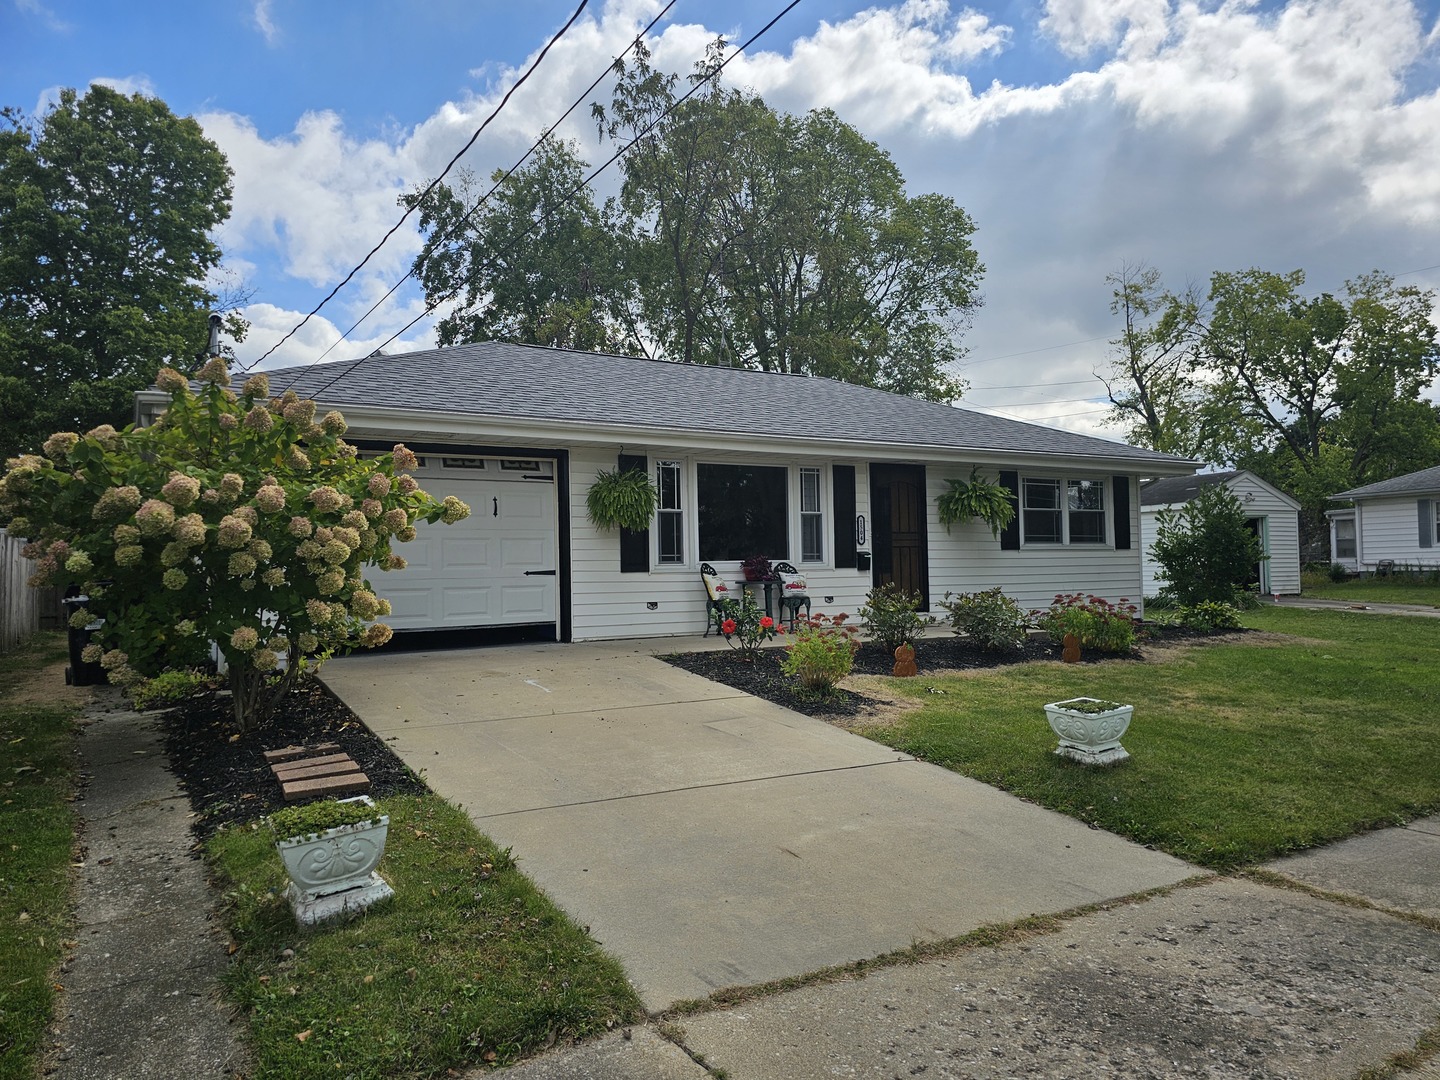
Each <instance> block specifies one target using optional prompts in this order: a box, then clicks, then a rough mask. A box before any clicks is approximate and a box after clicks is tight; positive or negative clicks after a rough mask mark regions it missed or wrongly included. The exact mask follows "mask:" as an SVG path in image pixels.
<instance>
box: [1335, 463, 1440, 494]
mask: <svg viewBox="0 0 1440 1080" xmlns="http://www.w3.org/2000/svg"><path fill="white" fill-rule="evenodd" d="M1436 493H1440V465H1436V466H1434V467H1432V468H1429V469H1421V470H1420V471H1419V472H1412V473H1406V474H1405V475H1404V476H1392V477H1391V478H1390V479H1389V480H1380V481H1378V482H1376V483H1374V484H1366V485H1365V486H1364V487H1357V488H1351V489H1350V490H1349V491H1342V492H1340V493H1339V494H1338V495H1331V496H1330V498H1332V499H1369V498H1374V497H1378V496H1383V495H1433V494H1436Z"/></svg>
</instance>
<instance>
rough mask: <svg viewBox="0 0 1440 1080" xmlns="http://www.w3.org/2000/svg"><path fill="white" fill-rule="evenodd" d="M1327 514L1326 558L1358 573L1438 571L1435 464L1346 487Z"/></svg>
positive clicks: (1439, 497)
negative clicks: (1342, 505)
mask: <svg viewBox="0 0 1440 1080" xmlns="http://www.w3.org/2000/svg"><path fill="white" fill-rule="evenodd" d="M1330 498H1331V499H1333V500H1342V499H1348V500H1350V501H1351V502H1353V503H1354V506H1352V507H1350V508H1348V509H1343V510H1328V511H1326V513H1325V516H1326V517H1327V518H1329V519H1330V559H1331V561H1332V562H1337V563H1340V564H1341V565H1342V566H1344V567H1346V568H1347V569H1349V570H1351V571H1355V572H1359V573H1375V572H1376V571H1377V570H1380V571H1385V570H1403V569H1406V568H1415V569H1418V568H1421V567H1423V568H1425V569H1434V568H1436V567H1440V527H1437V523H1440V465H1436V466H1435V467H1433V468H1429V469H1421V470H1420V471H1419V472H1412V473H1406V474H1405V475H1404V476H1396V477H1393V478H1391V479H1389V480H1381V481H1380V482H1378V483H1375V484H1366V485H1365V486H1364V487H1358V488H1351V489H1350V490H1349V491H1342V492H1340V493H1339V494H1338V495H1331V496H1330Z"/></svg>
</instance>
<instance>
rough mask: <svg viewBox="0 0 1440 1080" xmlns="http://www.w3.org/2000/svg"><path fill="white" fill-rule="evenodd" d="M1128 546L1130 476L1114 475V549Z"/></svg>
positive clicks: (1118, 549) (1123, 548)
mask: <svg viewBox="0 0 1440 1080" xmlns="http://www.w3.org/2000/svg"><path fill="white" fill-rule="evenodd" d="M1129 546H1130V477H1128V476H1118V475H1117V476H1116V477H1115V550H1116V551H1123V550H1125V549H1126V548H1128V547H1129Z"/></svg>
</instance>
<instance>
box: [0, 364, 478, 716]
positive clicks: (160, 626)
mask: <svg viewBox="0 0 1440 1080" xmlns="http://www.w3.org/2000/svg"><path fill="white" fill-rule="evenodd" d="M196 379H197V381H198V384H199V389H198V390H192V388H191V385H190V382H189V380H187V379H186V378H185V377H184V376H183V375H181V374H180V373H179V372H178V371H175V370H174V369H173V368H162V369H161V371H160V373H159V375H158V376H157V378H156V384H157V385H158V386H159V387H160V389H162V390H164V391H165V392H167V393H168V394H169V395H170V403H169V405H168V407H167V408H166V410H165V413H164V415H163V416H162V417H160V419H159V420H157V421H156V422H155V423H154V424H153V425H151V426H150V427H145V428H127V429H125V430H124V431H116V430H115V429H114V428H112V427H110V426H108V425H105V426H102V427H98V428H95V429H94V430H92V431H89V432H87V433H85V434H84V435H78V434H76V433H74V432H60V433H59V434H57V435H52V436H51V437H50V438H49V439H48V440H46V442H45V444H44V448H43V450H44V454H43V456H41V455H33V454H27V455H24V456H22V457H19V458H12V459H11V460H10V461H8V462H7V463H6V465H7V470H6V472H5V475H4V476H3V478H0V520H6V519H8V522H9V530H10V532H11V534H12V535H17V536H24V537H26V538H28V540H29V543H28V544H27V545H26V547H25V549H24V554H25V556H26V557H27V558H30V559H33V560H34V561H35V573H34V575H33V576H32V577H31V579H30V584H31V585H34V586H44V585H57V586H61V587H65V586H71V585H73V586H76V587H78V588H79V589H80V590H81V592H82V593H84V594H85V595H87V596H88V597H89V600H88V602H87V603H88V606H87V607H86V608H84V609H81V610H80V611H77V612H75V613H74V614H73V616H72V619H71V622H72V625H75V626H84V625H87V624H89V623H90V622H92V621H93V620H94V619H97V618H99V619H103V620H104V624H103V626H102V627H101V628H100V629H99V630H97V631H96V632H95V638H94V639H93V641H92V644H91V645H90V646H89V647H88V650H87V656H86V659H87V660H98V661H99V662H100V663H101V664H102V665H103V666H104V667H105V669H106V670H107V671H108V673H109V675H110V678H111V680H112V681H114V682H116V683H118V684H120V685H137V684H140V683H143V682H144V681H145V680H147V679H152V678H154V677H156V676H158V675H160V674H161V673H162V672H165V671H167V670H176V669H182V668H185V667H188V666H191V665H192V664H194V663H195V662H196V660H197V659H198V658H203V657H205V656H207V655H208V653H209V643H210V642H214V643H215V644H216V645H218V647H219V649H220V652H221V654H222V655H223V656H224V658H225V662H226V664H227V666H228V669H229V679H230V687H231V689H232V691H233V692H234V707H235V717H236V720H237V722H238V723H239V725H240V727H241V729H242V730H244V729H246V728H248V727H250V726H252V725H253V724H255V723H258V722H263V721H264V720H265V719H266V718H268V716H269V715H270V714H271V712H272V711H273V709H274V707H275V705H276V704H277V703H278V702H279V700H280V698H281V697H283V695H284V693H285V692H286V691H287V690H288V689H289V688H290V684H291V683H292V682H293V680H294V678H295V677H296V675H297V674H298V673H299V672H300V671H301V670H303V669H304V668H305V667H306V666H307V665H309V664H313V663H314V662H318V661H319V660H322V659H324V658H325V657H327V656H329V655H331V654H332V653H334V652H335V651H336V650H337V649H341V648H345V647H354V646H375V645H382V644H384V643H385V642H386V641H388V640H389V639H390V633H391V632H390V628H389V627H388V626H386V625H385V624H384V623H383V622H377V621H374V620H376V619H378V618H381V617H383V616H385V615H387V614H388V613H389V611H390V605H389V603H388V602H387V601H385V600H382V599H380V597H379V596H377V595H376V593H375V591H374V590H373V589H372V588H371V586H370V583H369V582H368V581H366V580H365V578H364V577H363V576H362V571H363V570H364V569H365V568H366V567H378V568H379V569H380V570H398V569H401V568H403V567H404V565H405V560H404V559H403V558H401V557H400V556H399V555H397V554H393V553H392V551H391V545H392V543H394V542H401V543H403V542H405V541H409V540H412V539H414V537H415V526H416V524H417V523H418V522H420V521H422V520H423V521H426V522H431V523H433V522H437V521H443V522H446V523H450V522H455V521H459V520H461V519H462V518H464V517H466V516H467V515H468V514H469V512H470V511H469V508H468V507H467V506H466V505H465V504H464V503H462V502H461V501H460V500H458V499H455V498H453V497H451V498H447V499H445V500H444V501H443V502H437V501H436V500H435V499H432V498H431V497H430V496H429V495H427V494H426V493H425V492H424V491H422V490H421V489H420V486H419V484H418V483H417V482H416V481H415V479H414V477H412V476H411V475H409V473H408V471H407V470H410V469H413V468H414V467H415V465H416V458H415V455H414V454H413V453H411V452H410V451H409V450H407V449H406V448H405V447H404V446H402V445H397V446H396V447H395V448H394V450H393V452H392V453H390V454H388V455H385V456H383V457H379V458H374V459H362V458H361V457H360V456H359V452H358V450H357V449H356V448H355V447H354V446H352V445H350V444H349V443H347V442H345V440H344V439H343V438H342V437H341V436H342V435H343V434H344V432H345V420H344V418H343V417H342V416H341V415H340V414H339V413H338V412H329V413H326V414H325V415H324V416H321V417H318V418H317V417H316V415H315V414H316V406H315V402H313V401H308V400H302V399H301V398H300V397H298V396H297V395H296V394H295V393H294V392H293V391H286V392H285V393H283V394H281V395H279V396H277V397H274V398H272V397H270V388H269V381H268V379H267V377H266V376H265V375H264V374H257V375H253V376H251V377H250V378H249V379H248V380H246V382H245V383H244V386H243V387H242V388H241V390H240V391H239V392H238V393H237V392H235V391H233V390H231V389H230V376H229V372H228V371H227V369H226V366H225V363H224V361H223V360H222V359H220V358H218V357H217V358H213V359H211V360H210V361H208V362H207V363H206V364H205V365H204V367H202V368H201V369H200V371H199V372H197V374H196Z"/></svg>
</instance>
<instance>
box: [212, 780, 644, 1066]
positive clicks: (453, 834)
mask: <svg viewBox="0 0 1440 1080" xmlns="http://www.w3.org/2000/svg"><path fill="white" fill-rule="evenodd" d="M381 805H382V808H383V809H384V810H385V811H386V812H387V813H388V814H389V815H390V835H389V840H388V842H387V844H386V848H385V857H384V859H383V860H382V862H381V864H380V872H381V873H382V874H384V875H385V877H386V879H387V880H388V881H389V882H390V884H391V885H393V886H394V888H395V892H396V896H395V898H394V899H392V900H387V901H385V902H383V903H381V904H378V905H376V906H375V907H373V908H371V909H370V910H369V911H367V912H365V913H364V914H363V915H362V916H360V917H358V918H356V919H354V920H352V921H349V922H339V923H334V924H330V925H327V926H324V927H321V928H318V929H315V930H310V931H303V932H302V931H299V930H297V929H296V927H295V922H294V919H293V917H292V916H291V914H290V907H289V904H288V903H287V902H286V901H285V900H284V899H282V898H281V896H280V895H279V892H280V890H281V889H282V888H283V887H284V884H285V873H284V870H283V868H282V867H281V864H280V859H279V856H278V855H277V854H276V852H275V846H274V842H273V840H272V838H271V835H270V832H269V830H268V828H264V827H257V828H242V829H231V830H226V831H222V832H220V833H218V834H217V835H216V836H215V837H214V838H212V839H211V841H210V843H209V845H208V848H207V851H208V854H209V857H210V859H211V863H212V866H213V867H215V868H216V870H217V871H218V872H219V875H220V876H221V878H222V879H223V880H224V881H225V883H226V884H225V890H226V892H225V896H226V900H227V905H226V906H227V921H228V922H229V925H230V931H231V934H232V935H233V938H234V941H235V943H236V944H237V945H238V946H239V948H238V951H237V953H236V956H235V963H234V964H233V965H232V966H231V968H230V971H229V974H228V977H227V982H228V988H229V990H230V992H231V996H232V997H233V999H234V1000H236V1001H237V1002H239V1003H240V1005H241V1006H242V1007H244V1008H245V1009H246V1010H247V1011H248V1012H249V1017H250V1045H251V1050H252V1053H253V1057H254V1062H255V1072H254V1074H253V1075H254V1077H255V1078H256V1080H264V1078H266V1077H271V1078H282V1077H283V1078H285V1080H302V1078H305V1077H322V1076H323V1077H334V1076H345V1077H355V1078H363V1077H398V1076H427V1077H428V1076H443V1075H458V1073H451V1072H448V1070H451V1069H457V1070H458V1069H460V1068H462V1067H464V1066H466V1065H479V1064H483V1063H495V1064H505V1063H508V1062H512V1061H514V1060H516V1059H517V1058H520V1057H523V1056H525V1055H526V1054H531V1053H534V1052H535V1051H537V1050H539V1049H542V1048H543V1047H545V1046H548V1045H550V1044H552V1043H554V1042H557V1041H558V1042H560V1043H562V1044H563V1043H564V1042H566V1041H567V1040H570V1039H573V1038H576V1037H580V1036H586V1035H593V1034H596V1033H599V1032H603V1031H605V1030H606V1029H607V1028H609V1027H612V1026H614V1025H616V1024H623V1023H628V1022H632V1021H635V1020H638V1019H640V1018H641V1017H642V1016H643V1011H642V1009H641V1006H640V1002H639V999H638V998H637V997H636V995H635V993H634V991H633V989H632V988H631V987H630V985H629V983H628V982H627V981H626V978H625V973H624V972H623V971H622V970H621V968H620V966H619V965H618V964H617V963H616V962H615V961H614V960H612V959H611V958H610V957H609V956H608V955H606V954H605V953H604V952H602V951H601V949H600V947H599V946H598V945H597V944H596V943H595V942H594V941H593V940H592V939H591V938H590V937H589V936H588V935H587V934H586V933H585V931H584V930H582V929H581V928H579V927H577V926H576V925H575V924H574V923H573V922H571V921H570V919H569V918H567V917H566V916H565V914H564V913H563V912H561V911H560V910H559V909H558V908H556V907H555V905H554V904H552V903H551V902H550V900H549V899H548V898H547V897H546V896H545V895H544V894H543V893H541V892H540V891H539V890H538V889H536V888H535V886H534V885H533V884H531V882H530V881H529V879H527V878H526V877H525V876H524V875H523V874H521V873H520V872H519V871H518V870H516V869H515V867H514V864H513V863H512V862H511V860H510V858H509V854H508V852H505V851H499V850H496V848H495V847H494V846H493V844H491V842H490V841H489V840H488V839H486V838H485V837H484V836H482V835H481V834H480V833H478V832H477V831H476V830H475V828H474V826H473V825H472V824H471V823H470V820H469V819H468V818H467V817H466V816H465V814H464V813H462V812H461V811H459V810H456V809H455V808H454V807H452V806H450V805H449V804H447V803H445V802H444V801H443V800H441V799H439V798H437V797H435V796H433V795H428V796H424V797H419V798H415V797H408V798H401V797H396V798H391V799H387V800H384V801H383V803H382V804H381ZM287 950H289V951H291V952H293V956H289V957H287V956H285V955H284V954H285V952H286V951H287Z"/></svg>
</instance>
